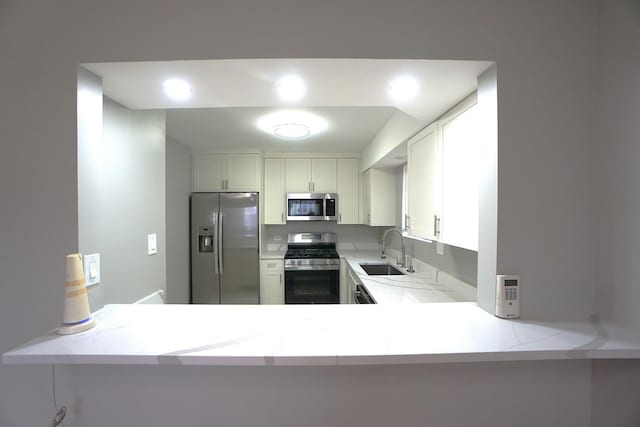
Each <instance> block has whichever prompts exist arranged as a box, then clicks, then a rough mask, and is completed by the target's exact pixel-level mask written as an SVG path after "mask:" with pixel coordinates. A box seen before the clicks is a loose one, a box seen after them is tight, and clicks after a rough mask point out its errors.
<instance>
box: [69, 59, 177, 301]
mask: <svg viewBox="0 0 640 427" xmlns="http://www.w3.org/2000/svg"><path fill="white" fill-rule="evenodd" d="M90 77H91V75H90V73H87V72H86V71H84V70H82V73H80V74H79V79H81V80H89V79H90ZM93 80H94V81H95V80H96V79H95V78H94V79H93ZM83 86H84V87H83V88H82V91H80V92H79V95H78V97H79V99H80V98H86V97H88V96H89V95H87V89H86V86H87V85H83ZM93 94H94V96H92V99H93V98H96V96H95V91H94V92H93ZM81 95H82V96H81ZM100 102H102V98H101V97H100ZM79 111H80V112H81V114H80V115H79V117H78V120H79V125H78V128H79V129H84V128H92V127H96V128H97V127H98V125H97V124H96V123H99V122H101V123H102V127H101V129H102V135H91V136H90V137H87V138H82V139H79V147H78V182H79V191H78V211H79V218H80V221H79V224H78V247H79V251H80V253H83V254H91V253H100V270H101V271H100V275H101V277H100V283H99V284H98V285H95V286H92V287H90V288H89V292H88V293H89V302H90V305H91V309H92V310H94V311H95V310H97V309H99V308H101V307H102V306H103V305H104V304H110V303H132V302H134V301H137V300H139V299H140V298H143V297H145V296H147V295H149V294H151V293H153V292H155V291H157V290H159V289H162V290H164V289H165V280H166V274H165V257H166V253H165V163H164V162H165V136H164V113H163V112H157V111H131V110H129V109H127V108H125V107H123V106H121V105H119V104H117V103H116V102H114V101H112V100H110V99H109V98H104V104H103V107H101V108H100V109H99V110H98V109H97V108H95V109H94V110H92V112H93V113H96V114H97V113H102V116H101V117H95V116H93V117H92V115H91V114H89V113H88V110H87V109H85V108H84V105H82V108H80V110H79ZM82 122H88V124H87V123H84V124H83V123H82ZM151 233H155V234H156V235H157V245H158V253H157V254H156V255H151V256H150V255H147V234H151Z"/></svg>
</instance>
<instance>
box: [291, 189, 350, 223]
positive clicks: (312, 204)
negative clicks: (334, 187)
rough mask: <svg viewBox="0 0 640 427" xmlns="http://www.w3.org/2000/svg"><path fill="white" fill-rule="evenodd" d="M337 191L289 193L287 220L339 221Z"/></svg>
mask: <svg viewBox="0 0 640 427" xmlns="http://www.w3.org/2000/svg"><path fill="white" fill-rule="evenodd" d="M337 220H338V195H337V194H335V193H287V221H337Z"/></svg>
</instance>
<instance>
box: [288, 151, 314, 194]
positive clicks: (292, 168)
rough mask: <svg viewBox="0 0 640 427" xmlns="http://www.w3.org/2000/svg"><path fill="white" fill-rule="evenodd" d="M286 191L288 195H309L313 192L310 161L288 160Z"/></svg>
mask: <svg viewBox="0 0 640 427" xmlns="http://www.w3.org/2000/svg"><path fill="white" fill-rule="evenodd" d="M285 189H286V192H287V193H308V192H310V191H311V160H310V159H287V160H286V162H285Z"/></svg>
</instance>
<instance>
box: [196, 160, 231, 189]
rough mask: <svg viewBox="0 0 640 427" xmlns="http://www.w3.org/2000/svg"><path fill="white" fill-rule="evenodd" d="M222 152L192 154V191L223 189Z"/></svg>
mask: <svg viewBox="0 0 640 427" xmlns="http://www.w3.org/2000/svg"><path fill="white" fill-rule="evenodd" d="M225 169H226V159H225V156H224V155H223V154H195V155H194V156H193V191H223V189H224V180H225V175H226V170H225Z"/></svg>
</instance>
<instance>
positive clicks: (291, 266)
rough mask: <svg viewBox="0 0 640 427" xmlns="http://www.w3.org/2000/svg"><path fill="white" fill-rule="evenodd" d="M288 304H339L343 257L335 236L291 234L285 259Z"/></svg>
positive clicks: (286, 300) (329, 234)
mask: <svg viewBox="0 0 640 427" xmlns="http://www.w3.org/2000/svg"><path fill="white" fill-rule="evenodd" d="M284 301H285V304H339V303H340V256H339V255H338V252H337V251H336V246H335V234H333V233H292V234H289V238H288V250H287V253H286V254H285V259H284Z"/></svg>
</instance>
